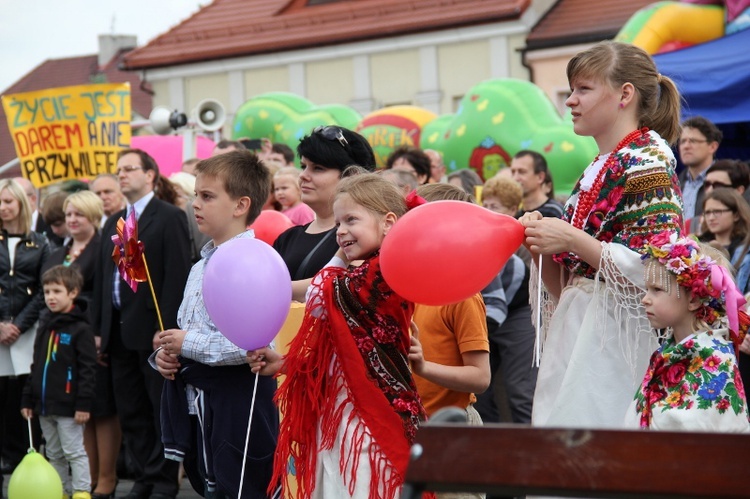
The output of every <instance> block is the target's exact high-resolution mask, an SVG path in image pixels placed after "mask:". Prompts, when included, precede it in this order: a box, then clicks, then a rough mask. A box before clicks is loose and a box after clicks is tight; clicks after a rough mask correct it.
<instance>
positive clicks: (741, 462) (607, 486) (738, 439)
mask: <svg viewBox="0 0 750 499" xmlns="http://www.w3.org/2000/svg"><path fill="white" fill-rule="evenodd" d="M748 456H750V434H744V435H737V434H716V433H712V434H700V433H673V432H657V431H610V430H586V429H552V428H531V427H528V426H520V425H507V424H506V425H501V424H495V425H486V426H484V427H471V426H465V425H451V424H445V425H442V426H430V425H426V426H424V427H422V428H421V429H420V430H419V432H418V434H417V440H416V443H415V445H414V446H413V447H412V459H411V463H410V465H409V469H408V471H407V475H406V486H405V487H404V495H403V498H404V499H406V498H409V499H411V498H412V497H419V495H418V492H419V491H422V490H434V491H466V492H487V493H491V494H496V495H501V496H517V495H526V494H531V495H555V496H572V497H617V498H631V497H632V498H636V497H637V498H644V497H712V498H732V497H750V466H749V465H748V459H747V458H748Z"/></svg>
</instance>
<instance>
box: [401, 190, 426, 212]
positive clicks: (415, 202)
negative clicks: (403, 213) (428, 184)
mask: <svg viewBox="0 0 750 499" xmlns="http://www.w3.org/2000/svg"><path fill="white" fill-rule="evenodd" d="M405 200H406V208H407V209H408V210H413V209H414V208H416V207H417V206H422V205H423V204H425V203H427V200H426V199H425V198H423V197H422V196H420V195H419V194H417V190H416V189H414V190H413V191H411V192H410V193H409V194H407V196H406V198H405Z"/></svg>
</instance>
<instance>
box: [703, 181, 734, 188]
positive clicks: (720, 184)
mask: <svg viewBox="0 0 750 499" xmlns="http://www.w3.org/2000/svg"><path fill="white" fill-rule="evenodd" d="M703 187H705V188H707V189H716V188H717V187H732V184H725V183H724V182H711V181H704V182H703Z"/></svg>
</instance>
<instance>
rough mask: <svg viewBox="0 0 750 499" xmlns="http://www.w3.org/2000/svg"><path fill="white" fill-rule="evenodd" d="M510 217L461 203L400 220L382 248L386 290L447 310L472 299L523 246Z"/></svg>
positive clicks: (438, 204) (422, 209)
mask: <svg viewBox="0 0 750 499" xmlns="http://www.w3.org/2000/svg"><path fill="white" fill-rule="evenodd" d="M523 239H524V229H523V226H522V225H521V223H520V222H519V221H518V220H516V219H515V218H513V217H509V216H507V215H499V214H497V213H493V212H491V211H490V210H487V209H485V208H482V207H481V206H478V205H475V204H471V203H466V202H461V201H435V202H432V203H427V204H423V205H422V206H419V207H417V208H414V209H413V210H411V211H409V212H408V213H407V214H406V215H404V216H403V217H401V218H400V219H399V220H398V222H396V224H395V225H394V226H393V228H392V229H391V231H390V232H389V233H388V235H387V236H386V238H385V239H384V240H383V245H382V247H381V249H380V267H381V269H382V271H383V277H384V278H385V280H386V282H387V283H388V285H389V286H390V287H391V288H393V290H394V291H395V292H396V293H398V294H399V295H401V296H403V297H404V298H406V299H407V300H410V301H413V302H415V303H421V304H424V305H448V304H451V303H457V302H460V301H462V300H465V299H467V298H469V297H470V296H473V295H474V294H476V293H478V292H479V291H481V290H482V289H484V288H485V287H486V286H487V285H488V284H489V283H490V282H491V281H492V279H493V278H494V277H495V276H497V274H498V272H500V270H501V269H502V268H503V265H505V262H507V261H508V259H509V258H510V256H511V255H512V254H513V252H515V251H516V250H517V249H518V247H519V246H520V245H521V244H522V243H523Z"/></svg>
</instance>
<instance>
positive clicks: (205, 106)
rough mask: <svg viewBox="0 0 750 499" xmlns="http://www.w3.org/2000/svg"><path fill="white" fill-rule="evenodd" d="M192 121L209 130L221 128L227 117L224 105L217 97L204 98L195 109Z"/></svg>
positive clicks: (213, 130)
mask: <svg viewBox="0 0 750 499" xmlns="http://www.w3.org/2000/svg"><path fill="white" fill-rule="evenodd" d="M191 117H192V121H194V122H195V124H196V125H198V126H199V127H200V128H202V129H203V130H205V131H207V132H215V131H216V130H219V129H220V128H221V127H222V125H224V122H225V121H226V119H227V114H226V111H224V106H222V105H221V103H220V102H219V101H217V100H215V99H203V100H202V101H200V102H199V103H198V105H197V106H196V107H195V109H193V112H192V116H191Z"/></svg>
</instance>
